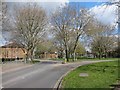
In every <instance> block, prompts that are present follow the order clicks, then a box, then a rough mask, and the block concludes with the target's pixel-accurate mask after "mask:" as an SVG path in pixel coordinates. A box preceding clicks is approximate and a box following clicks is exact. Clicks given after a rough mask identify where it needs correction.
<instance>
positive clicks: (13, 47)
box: [0, 42, 26, 59]
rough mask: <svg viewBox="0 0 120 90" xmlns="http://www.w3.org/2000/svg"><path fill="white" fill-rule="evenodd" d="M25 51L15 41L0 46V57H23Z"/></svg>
mask: <svg viewBox="0 0 120 90" xmlns="http://www.w3.org/2000/svg"><path fill="white" fill-rule="evenodd" d="M25 53H26V50H25V49H24V48H23V46H21V45H19V44H17V43H15V42H11V43H9V44H7V45H4V46H1V47H0V59H23V58H24V57H25Z"/></svg>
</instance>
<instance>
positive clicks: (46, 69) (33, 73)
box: [2, 60, 111, 88]
mask: <svg viewBox="0 0 120 90" xmlns="http://www.w3.org/2000/svg"><path fill="white" fill-rule="evenodd" d="M107 61H108V60H107ZM110 61H111V60H110ZM96 62H106V60H104V61H101V60H100V61H82V62H75V63H67V64H61V62H60V61H54V62H53V61H43V62H40V63H38V64H35V65H33V66H31V67H26V68H23V69H19V70H15V71H11V72H6V73H2V88H53V87H54V86H55V85H56V82H57V81H58V80H59V78H60V77H61V76H63V75H64V74H65V73H66V72H68V71H69V70H71V69H73V68H76V67H78V66H82V65H87V64H91V63H96Z"/></svg>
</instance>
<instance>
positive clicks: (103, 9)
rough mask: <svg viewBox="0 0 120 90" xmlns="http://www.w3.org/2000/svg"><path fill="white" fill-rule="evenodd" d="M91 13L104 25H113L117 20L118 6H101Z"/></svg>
mask: <svg viewBox="0 0 120 90" xmlns="http://www.w3.org/2000/svg"><path fill="white" fill-rule="evenodd" d="M90 11H91V13H93V14H94V15H95V17H96V18H97V19H98V20H99V21H101V22H102V23H104V24H108V25H113V24H115V23H116V20H117V6H115V5H104V4H103V5H100V6H95V7H93V8H91V9H90Z"/></svg>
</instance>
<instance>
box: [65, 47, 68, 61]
mask: <svg viewBox="0 0 120 90" xmlns="http://www.w3.org/2000/svg"><path fill="white" fill-rule="evenodd" d="M65 54H66V59H67V62H68V61H69V58H68V50H67V49H66V50H65Z"/></svg>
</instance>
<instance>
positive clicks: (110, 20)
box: [0, 0, 117, 45]
mask: <svg viewBox="0 0 120 90" xmlns="http://www.w3.org/2000/svg"><path fill="white" fill-rule="evenodd" d="M4 1H5V2H11V4H10V5H12V4H14V2H18V3H21V2H29V1H30V2H33V1H36V2H39V3H40V5H41V6H42V7H43V8H45V9H46V10H47V11H55V10H56V8H58V7H64V6H65V5H66V3H67V4H73V5H76V4H79V5H80V6H81V7H84V8H89V9H90V11H91V13H93V14H95V17H96V18H98V20H100V21H101V22H102V23H104V24H109V25H112V24H114V23H115V22H116V20H117V15H116V9H117V7H116V6H115V5H110V6H107V5H105V2H106V1H108V0H75V1H74V0H4ZM3 44H4V39H3V38H2V34H1V33H0V45H3Z"/></svg>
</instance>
